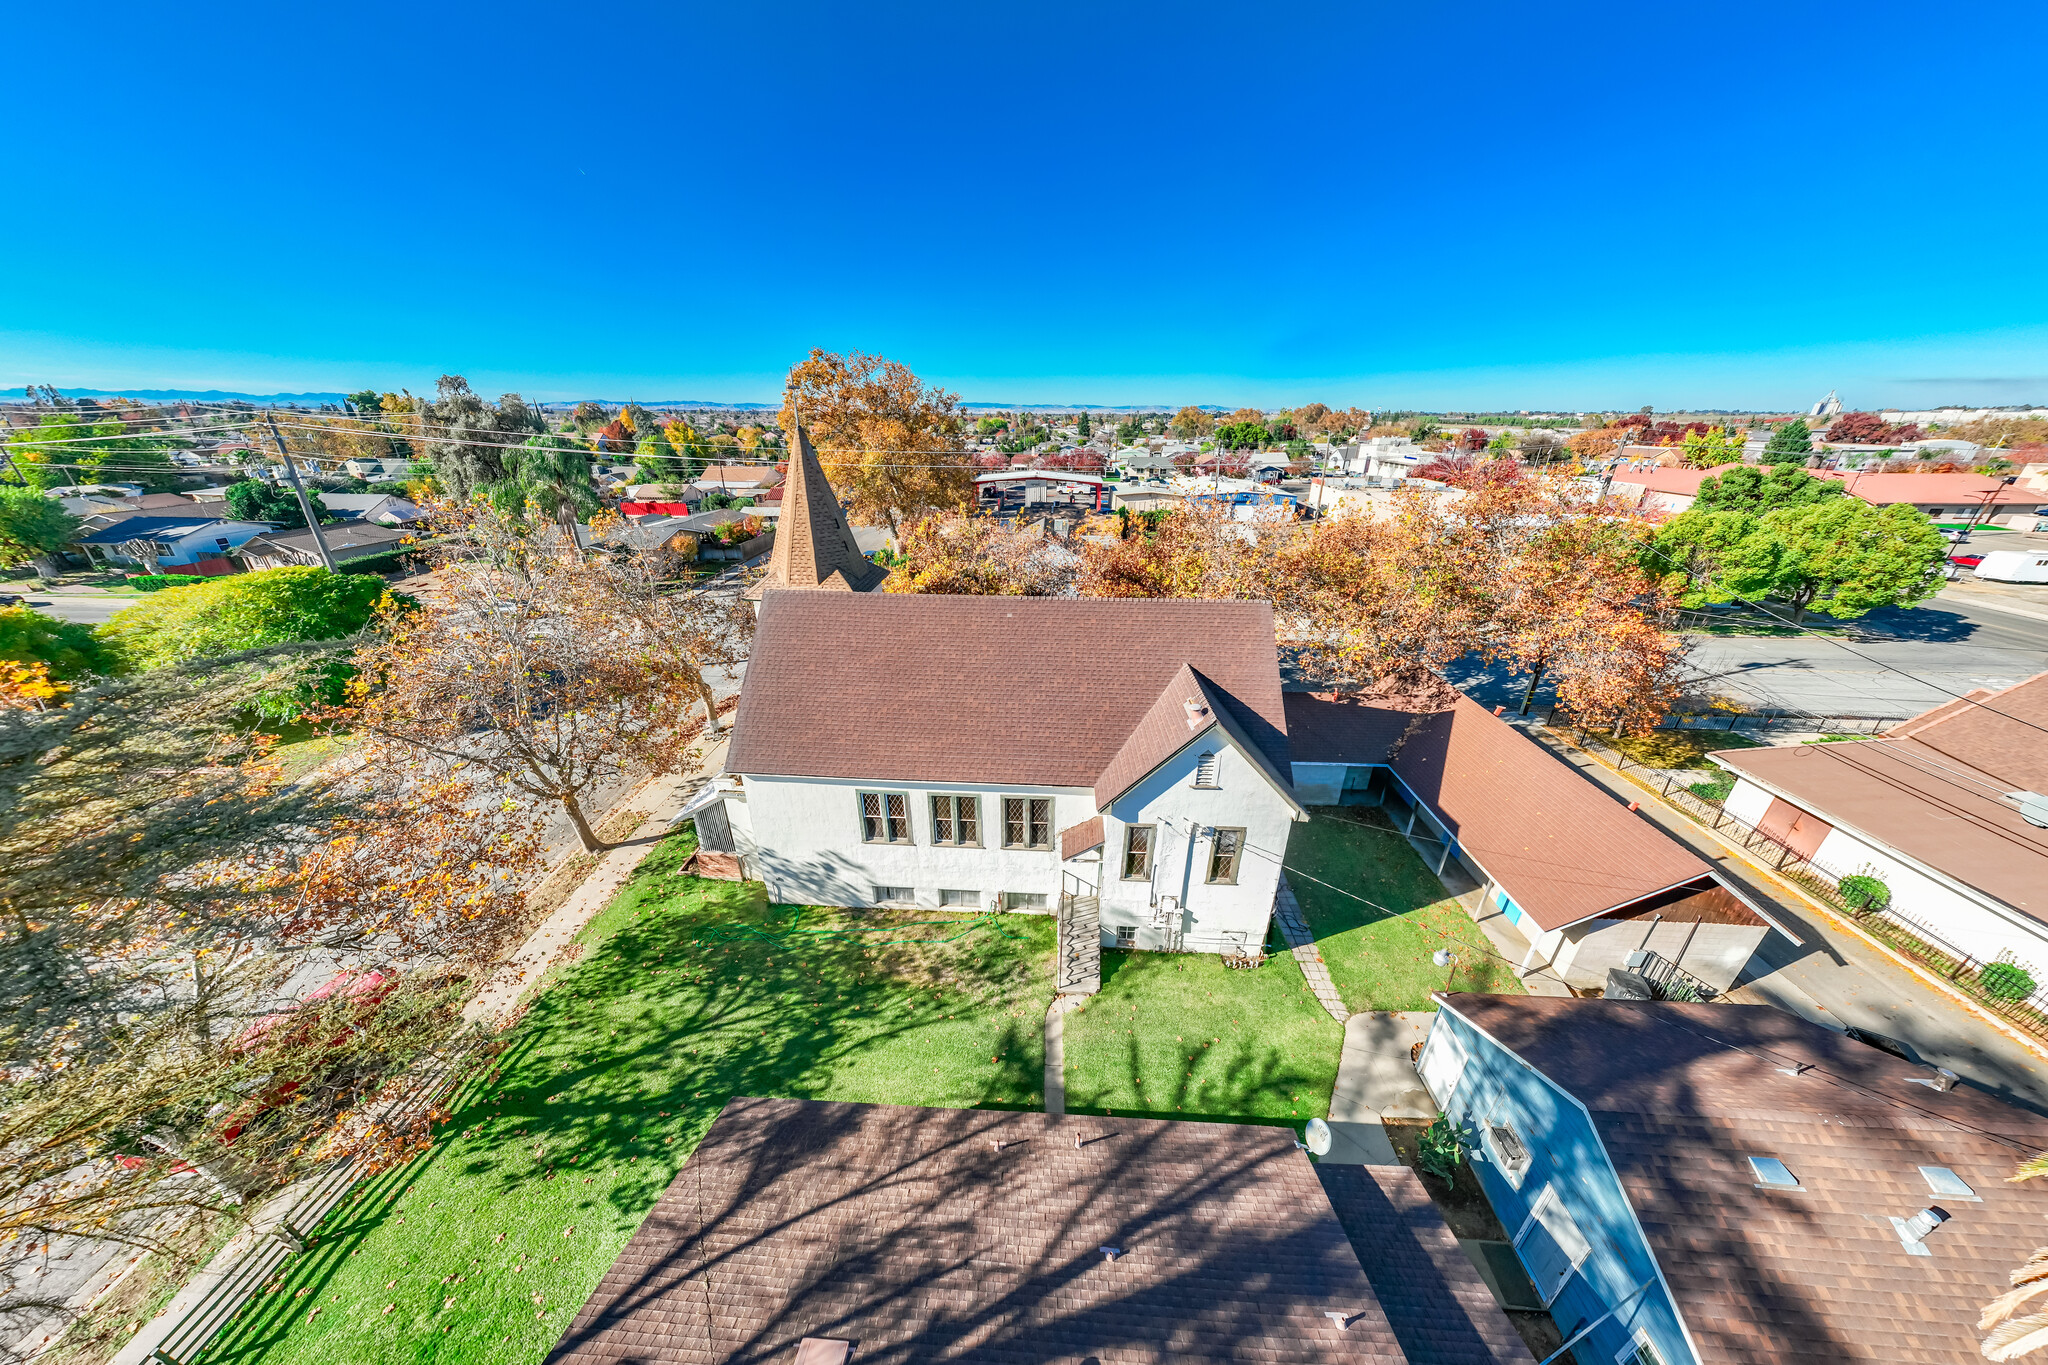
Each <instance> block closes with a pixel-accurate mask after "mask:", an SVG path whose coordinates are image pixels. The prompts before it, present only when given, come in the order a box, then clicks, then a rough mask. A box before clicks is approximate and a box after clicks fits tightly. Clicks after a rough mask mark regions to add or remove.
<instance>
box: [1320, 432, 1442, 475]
mask: <svg viewBox="0 0 2048 1365" xmlns="http://www.w3.org/2000/svg"><path fill="white" fill-rule="evenodd" d="M1330 458H1331V463H1332V465H1333V470H1334V472H1336V473H1339V474H1350V475H1353V476H1354V477H1357V478H1366V479H1401V478H1406V477H1408V476H1409V475H1410V474H1413V473H1414V472H1415V467H1416V466H1417V465H1419V464H1427V463H1428V462H1429V461H1430V460H1431V459H1433V458H1435V457H1434V456H1433V455H1432V454H1431V453H1430V452H1429V451H1427V450H1424V449H1423V448H1422V447H1421V446H1418V445H1416V444H1415V441H1414V438H1413V437H1409V436H1372V437H1368V438H1367V439H1365V440H1362V441H1354V442H1352V443H1351V444H1349V445H1342V446H1337V447H1334V448H1333V449H1332V450H1331V453H1330Z"/></svg>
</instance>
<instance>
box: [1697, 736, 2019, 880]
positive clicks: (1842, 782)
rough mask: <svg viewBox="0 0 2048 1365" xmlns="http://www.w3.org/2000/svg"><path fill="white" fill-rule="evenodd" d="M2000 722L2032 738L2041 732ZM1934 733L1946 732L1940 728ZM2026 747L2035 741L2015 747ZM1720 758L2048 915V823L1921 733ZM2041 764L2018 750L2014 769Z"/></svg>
mask: <svg viewBox="0 0 2048 1365" xmlns="http://www.w3.org/2000/svg"><path fill="white" fill-rule="evenodd" d="M1957 722H1958V723H1962V722H1963V718H1962V717H1960V716H1959V717H1957ZM2000 723H2001V724H2004V725H2006V726H2008V727H2009V728H2011V729H2012V730H2014V731H2016V732H2018V733H2019V734H2022V735H2032V734H2035V733H2036V732H2033V731H2029V730H2026V729H2025V728H2024V727H2021V726H2017V725H2013V724H2012V723H2011V722H2009V721H2005V722H2000ZM1930 733H1933V734H1934V735H1935V737H1936V738H1938V739H1939V738H1944V736H1943V735H1942V734H1941V732H1940V730H1939V729H1938V728H1937V729H1936V730H1935V731H1933V732H1930ZM1948 738H1950V739H1951V742H1952V745H1953V747H1966V746H1965V745H1964V744H1962V743H1959V742H1956V741H1960V740H1963V739H1964V738H1966V737H1965V736H1964V735H1963V734H1962V733H1961V732H1958V733H1957V734H1956V735H1954V736H1952V737H1948ZM2025 746H2026V741H2025V740H2020V741H2017V742H2016V744H2015V748H2023V747H2025ZM1713 758H1714V761H1715V762H1717V763H1719V764H1720V765H1721V766H1722V767H1724V768H1728V769H1730V770H1731V771H1733V772H1734V773H1736V774H1737V775H1738V776H1741V777H1747V778H1750V779H1752V780H1754V781H1755V782H1756V783H1757V784H1759V785H1760V786H1762V787H1764V788H1765V789H1766V790H1768V791H1771V792H1774V793H1781V794H1782V795H1783V796H1784V797H1785V799H1786V800H1788V801H1790V802H1791V803H1792V804H1794V805H1796V806H1800V807H1803V808H1804V809H1806V810H1810V811H1812V812H1813V813H1814V814H1815V815H1818V816H1820V817H1821V818H1822V819H1823V820H1825V821H1827V822H1828V823H1829V824H1831V825H1835V826H1837V827H1839V828H1841V829H1844V830H1847V831H1849V832H1850V833H1853V834H1858V835H1861V836H1863V837H1864V838H1867V839H1870V840H1872V841H1874V842H1876V843H1880V844H1884V845H1888V846H1889V847H1891V848H1894V849H1896V850H1898V851H1899V852H1900V853H1903V854H1905V855H1906V856H1907V857H1909V858H1912V859H1914V860H1916V861H1918V862H1920V863H1922V864H1924V865H1926V866H1928V867H1931V868H1933V869H1935V870H1936V871H1937V872H1941V873H1943V874H1945V875H1947V876H1949V877H1953V878H1954V879H1955V880H1956V881H1959V882H1961V883H1962V884H1963V885H1965V886H1970V887H1975V888H1976V889H1977V890H1979V891H1981V892H1983V893H1984V894H1986V895H1988V896H1992V897H1994V898H1996V899H1998V900H2000V901H2003V902H2004V903H2005V904H2007V905H2009V906H2011V907H2012V908H2013V909H2015V910H2018V911H2019V912H2021V913H2022V914H2025V915H2030V916H2032V917H2033V918H2035V919H2037V920H2048V830H2044V829H2041V828H2039V827H2037V826H2034V825H2030V824H2028V823H2027V822H2026V819H2025V818H2024V817H2023V816H2021V814H2020V812H2019V808H2018V807H2017V806H2015V805H2014V804H2012V803H2011V802H2008V801H2005V800H2002V799H2001V798H2000V793H2001V792H2003V791H2005V790H2008V789H2009V786H2008V783H2009V779H2008V780H2006V781H2002V780H2000V779H1999V778H1997V777H1994V776H1992V775H1991V774H1989V773H1985V772H1981V771H1978V770H1977V769H1975V768H1973V767H1971V766H1970V765H1969V764H1967V763H1964V762H1961V761H1959V760H1957V759H1955V758H1953V757H1951V756H1949V755H1947V754H1944V753H1941V752H1939V751H1938V750H1935V749H1932V748H1930V747H1928V746H1927V745H1925V744H1924V743H1923V742H1922V741H1921V739H1920V738H1919V737H1917V736H1916V737H1915V738H1912V739H1899V740H1892V739H1882V740H1846V741H1843V742H1842V743H1839V744H1786V745H1780V746H1777V747H1774V748H1769V749H1724V750H1721V751H1719V752H1717V753H1715V754H1714V755H1713ZM2038 762H2039V759H2038V758H2035V757H2032V756H2028V757H2026V758H2018V757H2015V759H2014V760H2013V762H2012V763H2010V764H2008V765H2007V766H2018V765H2021V764H2034V763H2038ZM1841 870H1842V871H1844V872H1848V871H1854V870H1855V869H1853V868H1844V869H1841Z"/></svg>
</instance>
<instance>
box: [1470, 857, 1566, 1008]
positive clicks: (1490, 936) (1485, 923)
mask: <svg viewBox="0 0 2048 1365" xmlns="http://www.w3.org/2000/svg"><path fill="white" fill-rule="evenodd" d="M1438 877H1439V879H1440V880H1441V881H1442V882H1443V884H1444V889H1445V890H1446V891H1449V892H1450V893H1451V895H1452V897H1453V898H1454V899H1455V900H1456V901H1457V902H1458V904H1459V905H1461V906H1463V907H1464V909H1465V913H1466V914H1468V915H1470V916H1471V917H1472V922H1473V923H1474V924H1476V925H1478V926H1479V932H1480V933H1482V934H1484V935H1486V942H1487V944H1488V945H1489V946H1491V947H1492V949H1493V951H1494V953H1495V955H1496V956H1498V957H1499V958H1500V959H1501V960H1502V961H1504V962H1506V963H1507V965H1508V966H1509V967H1511V968H1513V969H1514V973H1515V976H1516V977H1517V978H1519V979H1520V981H1521V983H1522V989H1523V990H1525V991H1527V992H1528V993H1529V994H1531V995H1550V996H1559V997H1564V996H1569V995H1570V994H1571V993H1572V991H1571V987H1569V986H1567V985H1565V984H1564V978H1563V977H1561V976H1559V975H1558V974H1557V973H1556V972H1555V971H1553V970H1551V967H1550V964H1549V963H1547V962H1545V961H1543V959H1542V958H1541V957H1538V958H1537V959H1536V960H1535V962H1533V963H1531V964H1530V967H1529V970H1528V971H1527V972H1524V971H1523V970H1522V964H1523V963H1524V962H1528V961H1529V938H1528V936H1527V935H1526V934H1524V933H1523V932H1522V931H1521V930H1520V929H1518V928H1516V927H1515V924H1514V921H1513V920H1510V919H1509V918H1508V917H1507V915H1506V914H1505V913H1504V912H1503V911H1502V910H1501V908H1500V907H1499V906H1498V905H1493V904H1489V903H1488V902H1487V899H1486V888H1485V887H1483V886H1481V885H1480V884H1479V883H1478V882H1475V881H1473V880H1472V877H1471V874H1469V873H1467V872H1466V871H1465V869H1464V868H1462V867H1460V866H1458V864H1456V863H1451V864H1450V865H1448V866H1447V867H1445V868H1444V870H1443V871H1442V872H1441V873H1439V874H1438Z"/></svg>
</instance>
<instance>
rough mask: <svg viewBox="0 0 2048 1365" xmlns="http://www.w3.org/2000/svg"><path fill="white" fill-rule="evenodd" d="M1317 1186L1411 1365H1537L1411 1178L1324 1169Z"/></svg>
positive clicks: (1386, 1171) (1373, 1170) (1406, 1173)
mask: <svg viewBox="0 0 2048 1365" xmlns="http://www.w3.org/2000/svg"><path fill="white" fill-rule="evenodd" d="M1316 1178H1317V1179H1319V1180H1320V1181H1322V1184H1323V1193H1325V1194H1327V1195H1328V1196H1329V1197H1330V1207H1331V1208H1332V1209H1334V1210H1335V1211H1336V1214H1337V1221H1338V1222H1339V1223H1342V1224H1343V1225H1344V1232H1345V1235H1346V1236H1348V1237H1350V1239H1351V1249H1352V1250H1353V1251H1355V1252H1356V1253H1358V1262H1359V1264H1360V1265H1362V1266H1364V1267H1365V1277H1366V1278H1367V1279H1369V1280H1371V1281H1372V1288H1373V1293H1374V1294H1375V1295H1377V1296H1378V1297H1379V1301H1380V1308H1381V1310H1382V1311H1384V1312H1385V1313H1386V1315H1387V1321H1388V1322H1390V1323H1392V1324H1393V1328H1394V1336H1395V1337H1396V1338H1398V1339H1399V1341H1400V1343H1401V1346H1402V1348H1403V1349H1404V1350H1406V1351H1407V1353H1408V1358H1409V1359H1410V1360H1415V1361H1428V1362H1429V1363H1430V1365H1534V1362H1535V1359H1536V1358H1535V1356H1533V1355H1531V1354H1530V1352H1529V1347H1528V1345H1527V1344H1526V1343H1525V1342H1523V1340H1522V1338H1521V1334H1520V1333H1518V1332H1516V1331H1515V1327H1514V1324H1513V1323H1511V1322H1509V1321H1508V1317H1507V1314H1505V1313H1503V1312H1501V1310H1500V1305H1499V1304H1498V1303H1496V1302H1495V1301H1494V1297H1493V1291H1492V1290H1490V1289H1488V1288H1487V1287H1486V1281H1485V1280H1482V1279H1481V1278H1479V1272H1478V1271H1477V1270H1476V1269H1474V1268H1473V1265H1472V1262H1471V1261H1470V1260H1469V1259H1468V1258H1467V1257H1466V1255H1465V1253H1464V1252H1462V1251H1460V1250H1459V1249H1458V1239H1457V1238H1456V1237H1453V1236H1452V1235H1451V1230H1450V1228H1448V1227H1446V1226H1445V1225H1444V1219H1443V1215H1442V1214H1440V1213H1438V1212H1437V1211H1436V1205H1435V1204H1434V1203H1432V1202H1431V1200H1430V1197H1429V1191H1428V1190H1427V1189H1425V1188H1423V1184H1422V1180H1421V1178H1420V1177H1419V1176H1417V1175H1416V1174H1415V1172H1413V1171H1411V1170H1409V1169H1408V1168H1407V1167H1406V1166H1333V1165H1331V1164H1329V1163H1328V1162H1324V1163H1323V1164H1321V1165H1319V1166H1317V1167H1316Z"/></svg>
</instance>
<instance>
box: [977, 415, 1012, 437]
mask: <svg viewBox="0 0 2048 1365" xmlns="http://www.w3.org/2000/svg"><path fill="white" fill-rule="evenodd" d="M974 429H975V431H976V432H978V433H979V434H981V435H983V436H993V435H995V434H996V433H997V432H999V431H1008V430H1009V429H1010V422H1009V419H1008V418H1006V417H983V418H981V419H980V420H979V421H977V422H975V424H974Z"/></svg>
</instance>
